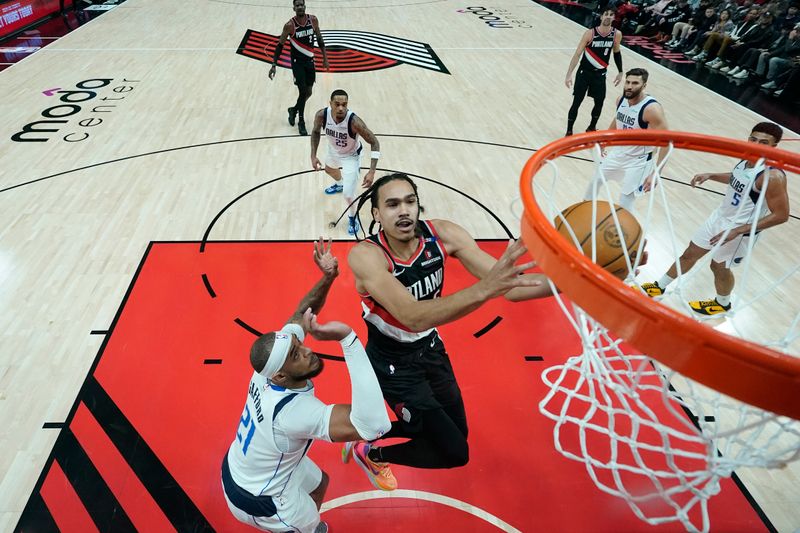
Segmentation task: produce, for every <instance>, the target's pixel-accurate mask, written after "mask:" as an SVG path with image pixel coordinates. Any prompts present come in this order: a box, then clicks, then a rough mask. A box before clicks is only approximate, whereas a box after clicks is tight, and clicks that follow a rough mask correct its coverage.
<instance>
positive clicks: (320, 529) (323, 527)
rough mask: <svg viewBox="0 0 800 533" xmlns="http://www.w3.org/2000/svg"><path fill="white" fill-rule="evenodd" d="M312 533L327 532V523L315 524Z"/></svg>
mask: <svg viewBox="0 0 800 533" xmlns="http://www.w3.org/2000/svg"><path fill="white" fill-rule="evenodd" d="M314 533H328V524H327V523H325V522H320V523H319V524H317V527H315V528H314Z"/></svg>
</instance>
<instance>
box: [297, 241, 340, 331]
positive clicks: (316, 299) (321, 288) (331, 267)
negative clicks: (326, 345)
mask: <svg viewBox="0 0 800 533" xmlns="http://www.w3.org/2000/svg"><path fill="white" fill-rule="evenodd" d="M331 246H332V242H331V241H327V242H325V240H324V239H323V238H322V237H320V238H319V240H318V241H316V242H315V243H314V262H315V263H316V264H317V267H318V268H319V269H320V271H321V272H322V278H320V280H319V281H317V283H316V284H315V285H314V286H313V287H312V288H311V290H310V291H308V293H306V295H305V296H303V299H302V300H300V304H299V305H298V306H297V309H296V310H295V312H294V314H292V316H291V317H290V318H289V322H290V323H294V324H300V325H301V326H303V329H304V330H305V331H308V324H307V323H306V322H305V321H304V320H303V315H304V314H305V313H306V311H307V310H309V309H310V310H311V312H312V313H314V314H317V313H319V312H320V310H321V309H322V307H323V306H324V305H325V300H326V299H327V297H328V292H329V291H330V289H331V286H332V285H333V282H334V280H335V279H336V277H337V276H338V275H339V262H338V260H337V259H336V257H335V256H334V255H333V254H332V253H331Z"/></svg>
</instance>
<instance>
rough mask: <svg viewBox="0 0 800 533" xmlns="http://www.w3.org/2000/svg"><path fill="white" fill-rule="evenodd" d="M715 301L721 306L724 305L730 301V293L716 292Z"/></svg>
mask: <svg viewBox="0 0 800 533" xmlns="http://www.w3.org/2000/svg"><path fill="white" fill-rule="evenodd" d="M717 303H718V304H719V305H721V306H722V307H725V306H727V305H729V304H730V303H731V295H730V294H726V295H725V296H720V295H719V294H717Z"/></svg>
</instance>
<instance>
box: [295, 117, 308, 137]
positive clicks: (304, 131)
mask: <svg viewBox="0 0 800 533" xmlns="http://www.w3.org/2000/svg"><path fill="white" fill-rule="evenodd" d="M297 132H298V133H299V134H300V135H308V130H307V129H306V123H305V121H304V120H303V117H300V122H298V123H297Z"/></svg>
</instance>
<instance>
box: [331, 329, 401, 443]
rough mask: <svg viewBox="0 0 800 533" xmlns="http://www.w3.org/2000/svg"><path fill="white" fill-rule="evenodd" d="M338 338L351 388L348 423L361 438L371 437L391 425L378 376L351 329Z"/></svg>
mask: <svg viewBox="0 0 800 533" xmlns="http://www.w3.org/2000/svg"><path fill="white" fill-rule="evenodd" d="M340 342H341V344H342V351H343V352H344V360H345V363H347V371H348V372H349V373H350V383H351V387H352V390H353V399H352V408H351V410H350V423H352V424H353V427H354V428H356V431H358V434H359V435H361V438H363V439H365V440H375V439H377V438H379V437H380V436H381V435H383V434H384V433H386V432H387V431H389V429H390V428H391V422H390V421H389V415H388V414H386V406H385V405H384V403H383V395H382V394H381V387H380V385H379V384H378V378H376V377H375V371H374V370H373V369H372V364H371V363H370V362H369V358H368V357H367V352H365V351H364V346H362V345H361V341H360V340H358V337H357V336H356V334H355V333H353V332H352V331H351V332H350V334H349V335H348V336H347V337H345V338H344V339H342V340H341V341H340Z"/></svg>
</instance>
